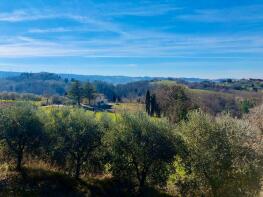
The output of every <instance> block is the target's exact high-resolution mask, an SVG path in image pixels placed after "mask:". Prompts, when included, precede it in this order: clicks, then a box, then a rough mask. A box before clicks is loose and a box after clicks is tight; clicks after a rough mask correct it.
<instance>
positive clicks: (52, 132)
mask: <svg viewBox="0 0 263 197" xmlns="http://www.w3.org/2000/svg"><path fill="white" fill-rule="evenodd" d="M46 130H47V131H48V132H49V136H50V139H51V144H49V146H53V147H52V150H51V151H54V152H51V153H52V156H53V157H54V158H53V159H55V160H56V159H61V157H64V158H65V159H64V162H65V163H64V165H68V167H69V168H70V169H72V168H74V176H75V177H76V178H79V175H80V173H81V167H82V166H83V165H84V163H85V162H87V160H88V159H89V158H90V157H91V154H92V152H93V151H95V149H96V148H98V147H99V146H100V145H101V138H102V135H103V128H102V125H101V124H100V123H99V122H97V120H96V118H95V116H93V115H91V114H89V113H87V112H85V111H84V110H81V109H77V108H57V109H53V110H51V112H50V113H49V114H48V116H47V120H46ZM56 157H57V158H56ZM62 161H63V160H62ZM71 171H72V170H71Z"/></svg>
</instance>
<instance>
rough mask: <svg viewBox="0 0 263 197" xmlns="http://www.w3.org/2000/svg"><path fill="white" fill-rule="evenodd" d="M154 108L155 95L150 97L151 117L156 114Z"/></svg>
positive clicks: (155, 104) (155, 103)
mask: <svg viewBox="0 0 263 197" xmlns="http://www.w3.org/2000/svg"><path fill="white" fill-rule="evenodd" d="M156 106H157V102H156V95H155V94H153V95H152V96H151V112H150V115H151V116H154V114H155V113H156Z"/></svg>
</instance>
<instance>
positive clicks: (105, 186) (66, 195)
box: [0, 168, 168, 197]
mask: <svg viewBox="0 0 263 197" xmlns="http://www.w3.org/2000/svg"><path fill="white" fill-rule="evenodd" d="M126 186H127V185H124V184H121V183H120V182H119V181H117V180H114V179H112V178H104V179H95V178H89V179H87V180H86V179H85V180H82V179H79V180H76V179H74V178H72V177H70V176H67V175H65V174H63V173H59V172H53V171H47V170H43V169H30V168H27V169H23V171H22V172H21V173H17V172H10V173H9V174H8V175H7V176H6V177H5V178H1V179H0V196H15V197H20V196H21V197H24V196H25V197H31V196H32V197H33V196H40V197H42V196H43V197H44V196H45V197H46V196H48V197H52V196H54V197H71V196H73V197H75V196H76V197H84V196H95V197H97V196H107V197H110V196H134V193H133V192H131V190H128V189H127V187H126ZM144 196H151V197H152V196H168V195H166V194H163V193H160V192H158V191H157V190H155V189H152V188H148V189H146V190H145V195H144Z"/></svg>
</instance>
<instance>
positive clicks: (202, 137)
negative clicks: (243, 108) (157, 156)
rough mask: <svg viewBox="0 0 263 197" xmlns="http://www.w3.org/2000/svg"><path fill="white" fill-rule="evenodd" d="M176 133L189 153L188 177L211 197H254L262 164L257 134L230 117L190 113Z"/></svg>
mask: <svg viewBox="0 0 263 197" xmlns="http://www.w3.org/2000/svg"><path fill="white" fill-rule="evenodd" d="M188 119H189V121H187V122H183V123H181V125H180V127H179V128H178V130H179V131H180V133H181V136H182V138H183V139H184V142H185V143H186V145H187V147H188V151H189V156H188V157H187V158H183V159H184V161H183V162H184V164H185V165H186V166H187V165H189V164H190V166H191V168H190V169H191V170H190V171H189V173H190V175H189V176H193V175H194V176H196V183H197V182H198V185H199V188H200V189H201V190H202V191H203V192H204V193H207V191H208V192H209V193H210V195H212V196H255V195H256V194H257V193H258V192H259V191H260V188H261V180H260V179H261V177H262V162H260V161H261V159H262V158H261V157H260V155H259V154H258V153H257V151H256V149H254V147H255V144H254V143H256V142H255V139H257V137H256V132H255V131H254V130H253V128H251V126H250V125H249V124H247V123H246V122H242V121H239V120H236V119H232V118H231V117H229V116H222V117H218V118H213V117H211V116H210V115H207V114H205V113H203V112H200V111H195V112H192V113H191V114H190V115H189V117H188Z"/></svg>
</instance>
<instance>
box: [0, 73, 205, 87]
mask: <svg viewBox="0 0 263 197" xmlns="http://www.w3.org/2000/svg"><path fill="white" fill-rule="evenodd" d="M21 74H22V72H8V71H0V79H1V78H2V79H3V78H9V77H16V76H20V75H21ZM27 74H30V73H27ZM34 74H38V73H34ZM57 75H59V76H60V77H61V78H62V79H69V80H71V79H75V80H79V81H91V82H93V81H103V82H107V83H111V84H115V85H116V84H126V83H131V82H136V81H150V80H153V79H156V80H166V79H172V80H183V81H186V82H189V83H191V82H202V81H206V80H207V79H200V78H171V77H147V76H145V77H129V76H103V75H78V74H64V73H61V74H57Z"/></svg>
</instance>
